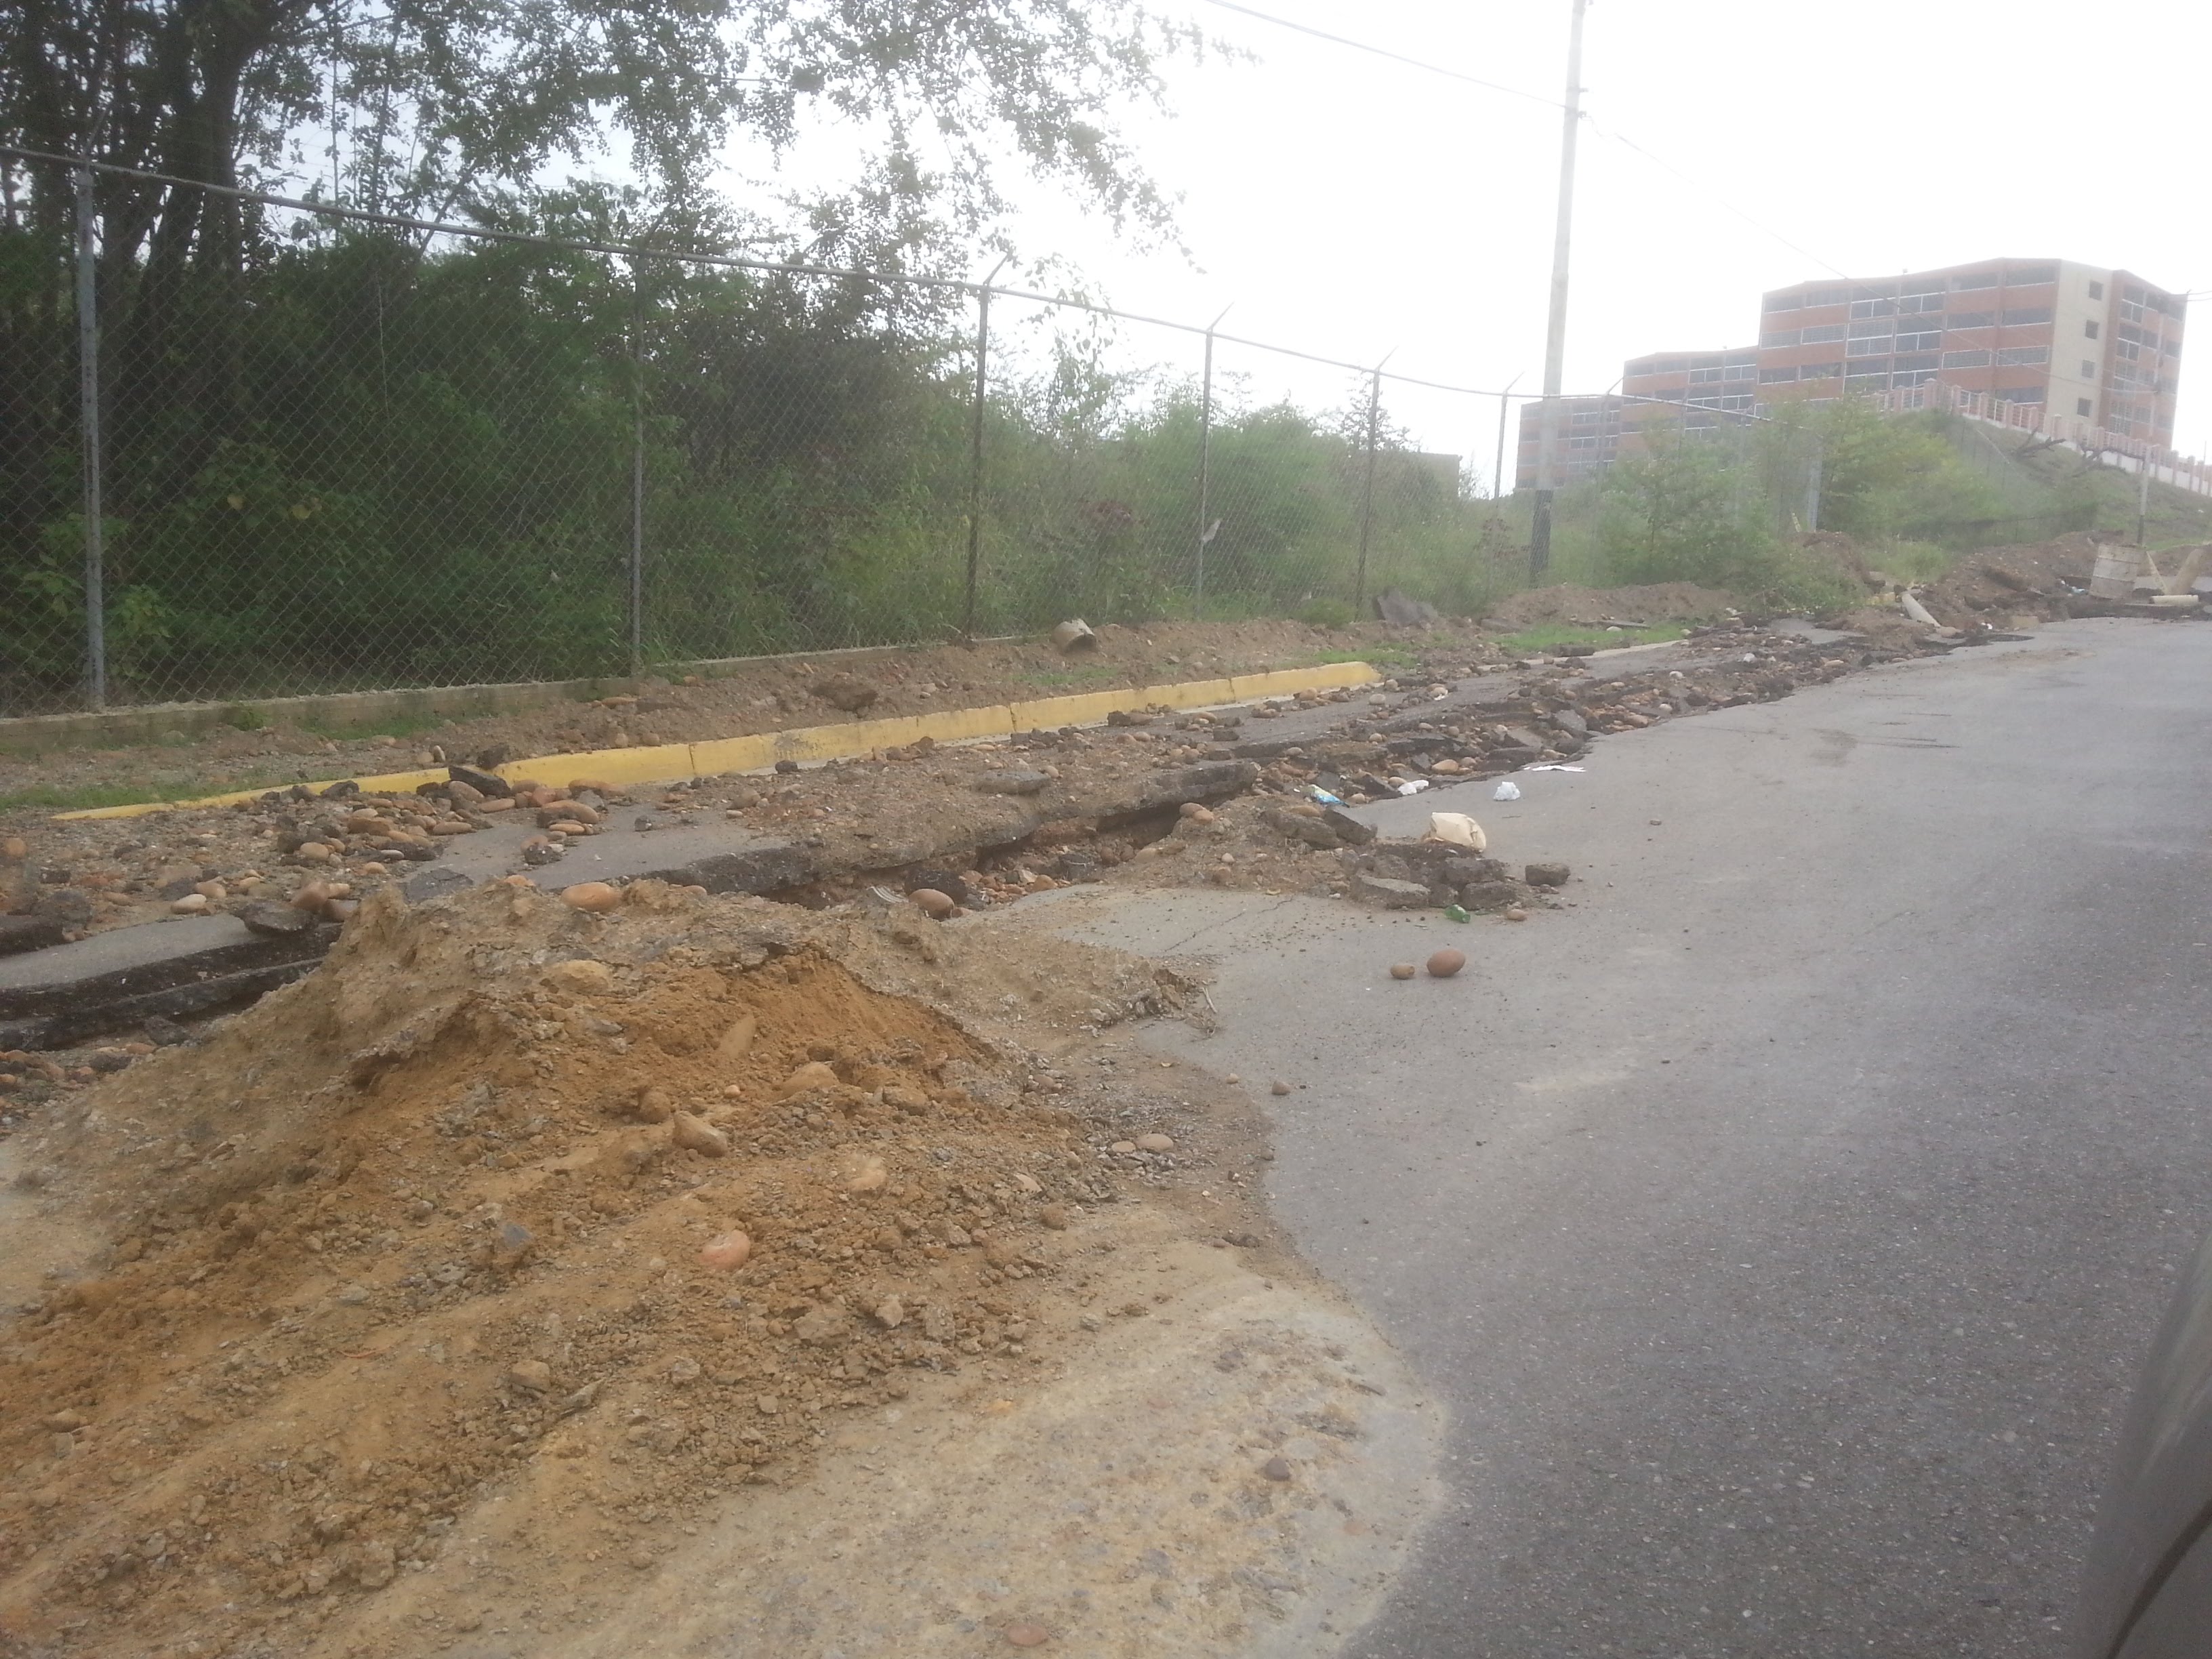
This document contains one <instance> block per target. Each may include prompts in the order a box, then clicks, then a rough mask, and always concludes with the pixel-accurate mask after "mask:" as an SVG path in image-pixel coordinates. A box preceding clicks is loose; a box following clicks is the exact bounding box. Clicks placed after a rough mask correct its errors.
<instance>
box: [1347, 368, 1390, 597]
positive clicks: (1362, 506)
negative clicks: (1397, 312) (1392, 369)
mask: <svg viewBox="0 0 2212 1659" xmlns="http://www.w3.org/2000/svg"><path fill="white" fill-rule="evenodd" d="M1382 405H1383V367H1382V365H1381V364H1380V363H1378V364H1376V366H1375V368H1372V369H1370V371H1369V372H1368V377H1367V476H1366V479H1365V482H1364V483H1363V484H1362V485H1361V486H1360V491H1359V569H1358V574H1356V575H1355V576H1354V577H1353V578H1352V614H1353V615H1354V616H1358V614H1359V613H1360V612H1361V611H1364V610H1366V609H1367V538H1368V533H1369V532H1370V529H1371V528H1372V527H1373V526H1374V522H1375V433H1376V423H1377V422H1378V421H1379V420H1380V419H1381V417H1382V412H1383V411H1382Z"/></svg>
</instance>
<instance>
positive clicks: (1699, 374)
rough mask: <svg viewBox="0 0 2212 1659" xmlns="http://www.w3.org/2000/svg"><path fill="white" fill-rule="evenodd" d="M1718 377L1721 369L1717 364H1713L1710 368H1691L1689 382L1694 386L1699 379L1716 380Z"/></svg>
mask: <svg viewBox="0 0 2212 1659" xmlns="http://www.w3.org/2000/svg"><path fill="white" fill-rule="evenodd" d="M1720 377H1721V371H1720V367H1719V365H1718V364H1715V365H1714V366H1713V367H1712V368H1693V369H1692V370H1691V371H1690V384H1691V385H1692V386H1695V385H1697V384H1698V383H1699V381H1701V380H1719V379H1720Z"/></svg>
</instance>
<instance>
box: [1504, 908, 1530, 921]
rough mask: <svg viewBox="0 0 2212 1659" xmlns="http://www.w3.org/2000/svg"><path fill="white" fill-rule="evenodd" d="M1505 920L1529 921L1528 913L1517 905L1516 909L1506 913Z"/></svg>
mask: <svg viewBox="0 0 2212 1659" xmlns="http://www.w3.org/2000/svg"><path fill="white" fill-rule="evenodd" d="M1505 920H1506V921H1528V912H1527V911H1526V910H1523V909H1522V908H1519V907H1518V906H1517V905H1516V907H1515V908H1512V909H1510V910H1508V911H1507V912H1506V913H1505Z"/></svg>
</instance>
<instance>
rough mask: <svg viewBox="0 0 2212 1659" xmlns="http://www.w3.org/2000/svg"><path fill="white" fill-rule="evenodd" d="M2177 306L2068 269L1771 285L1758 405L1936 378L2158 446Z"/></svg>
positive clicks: (1998, 266)
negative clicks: (2033, 406) (1793, 285)
mask: <svg viewBox="0 0 2212 1659" xmlns="http://www.w3.org/2000/svg"><path fill="white" fill-rule="evenodd" d="M2186 309H2187V307H2186V303H2185V301H2184V300H2183V299H2182V298H2181V296H2180V295H2172V294H2168V293H2166V292H2165V291H2164V290H2162V289H2156V288H2154V287H2152V286H2151V285H2150V284H2149V283H2146V282H2145V281H2143V279H2142V278H2141V277H2140V276H2135V275H2134V274H2133V273H2131V272H2129V271H2125V270H2104V269H2102V268H2100V267H2098V266H2093V265H2084V264H2075V263H2074V262H2073V261H2072V260H2069V259H1994V260H1984V261H1982V262H1980V263H1978V264H1972V265H1954V266H1951V267H1949V268H1948V269H1947V270H1923V271H1917V272H1914V273H1912V274H1911V275H1909V276H1895V277H1889V278H1886V279H1884V280H1882V281H1880V282H1852V283H1806V284H1800V285H1799V286H1797V287H1794V288H1786V289H1775V290H1774V291H1773V292H1772V293H1771V294H1768V295H1766V296H1765V299H1764V300H1763V301H1762V302H1761V304H1760V315H1759V400H1760V401H1761V402H1762V403H1771V402H1773V401H1775V400H1777V399H1778V398H1786V397H1814V398H1833V397H1842V396H1849V395H1850V394H1852V393H1857V392H1887V391H1891V390H1893V389H1901V388H1905V387H1911V386H1923V385H1926V384H1929V383H1930V382H1936V383H1938V384H1942V385H1945V386H1955V387H1957V388H1959V389H1960V390H1961V391H1963V392H1979V393H1981V394H1983V395H1984V398H1986V399H1988V400H1989V401H1990V402H1991V403H1994V404H2038V405H2040V406H2041V407H2042V409H2043V411H2044V415H2045V418H2046V419H2056V420H2058V421H2061V422H2069V421H2081V422H2087V423H2088V424H2089V425H2091V426H2093V427H2097V428H2102V429H2103V430H2105V431H2106V432H2110V433H2112V434H2114V435H2118V436H2119V437H2123V438H2130V439H2136V440H2140V441H2146V442H2148V443H2150V444H2152V445H2154V447H2158V448H2160V449H2166V448H2170V447H2172V443H2173V404H2174V392H2175V389H2176V387H2177V386H2178V385H2179V381H2180V374H2181V337H2182V329H2183V324H2184V321H2185V312H2186Z"/></svg>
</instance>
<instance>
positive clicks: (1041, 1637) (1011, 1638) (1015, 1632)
mask: <svg viewBox="0 0 2212 1659" xmlns="http://www.w3.org/2000/svg"><path fill="white" fill-rule="evenodd" d="M1060 626H1061V627H1063V628H1065V627H1066V626H1067V624H1066V623H1061V624H1060ZM1000 1634H1001V1635H1003V1636H1004V1637H1005V1638H1006V1642H1007V1644H1008V1645H1009V1646H1011V1647H1017V1648H1041V1647H1042V1646H1043V1645H1044V1644H1046V1643H1048V1642H1049V1641H1051V1640H1052V1632H1050V1631H1048V1630H1047V1629H1046V1628H1045V1627H1044V1626H1042V1625H1032V1624H1030V1623H1029V1622H1028V1621H1027V1620H1023V1621H1022V1622H1020V1623H1018V1624H1012V1625H1009V1626H1006V1629H1005V1630H1004V1631H1002V1632H1000Z"/></svg>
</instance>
